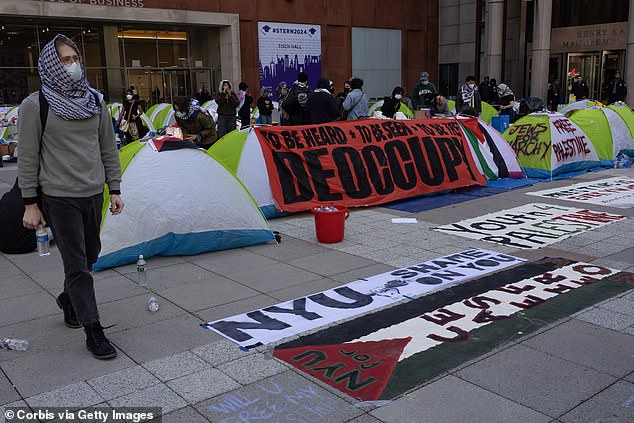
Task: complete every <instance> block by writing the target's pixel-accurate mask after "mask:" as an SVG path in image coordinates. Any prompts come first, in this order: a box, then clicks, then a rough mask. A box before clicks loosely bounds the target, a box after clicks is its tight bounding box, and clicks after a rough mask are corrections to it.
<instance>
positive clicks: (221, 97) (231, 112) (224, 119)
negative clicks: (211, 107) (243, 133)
mask: <svg viewBox="0 0 634 423" xmlns="http://www.w3.org/2000/svg"><path fill="white" fill-rule="evenodd" d="M216 103H218V108H217V109H216V111H217V112H218V139H220V138H222V137H224V136H225V135H226V134H227V133H229V132H231V131H233V130H234V129H236V108H237V107H238V105H239V104H240V100H238V96H237V95H236V93H234V92H233V91H232V90H231V82H229V81H227V80H226V79H223V80H222V81H220V84H219V85H218V94H216Z"/></svg>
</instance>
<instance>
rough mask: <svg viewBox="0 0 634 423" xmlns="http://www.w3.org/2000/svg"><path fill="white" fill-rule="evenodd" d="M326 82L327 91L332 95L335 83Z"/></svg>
mask: <svg viewBox="0 0 634 423" xmlns="http://www.w3.org/2000/svg"><path fill="white" fill-rule="evenodd" d="M328 83H329V84H330V85H329V86H328V91H329V92H330V94H331V95H332V96H333V97H334V95H335V83H334V82H332V81H328Z"/></svg>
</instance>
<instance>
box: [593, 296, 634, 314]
mask: <svg viewBox="0 0 634 423" xmlns="http://www.w3.org/2000/svg"><path fill="white" fill-rule="evenodd" d="M600 308H605V309H608V310H610V311H613V312H615V313H621V314H626V315H628V316H632V317H634V301H632V300H629V299H627V298H615V299H613V300H610V301H606V302H604V303H601V307H600Z"/></svg>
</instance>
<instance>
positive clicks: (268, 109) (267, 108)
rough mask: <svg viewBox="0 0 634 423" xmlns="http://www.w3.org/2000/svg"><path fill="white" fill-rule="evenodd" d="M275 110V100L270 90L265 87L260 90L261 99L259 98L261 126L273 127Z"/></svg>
mask: <svg viewBox="0 0 634 423" xmlns="http://www.w3.org/2000/svg"><path fill="white" fill-rule="evenodd" d="M273 109H274V107H273V100H271V97H270V96H269V89H268V88H266V87H264V88H262V89H261V90H260V98H258V111H259V112H260V124H262V125H271V124H272V123H273Z"/></svg>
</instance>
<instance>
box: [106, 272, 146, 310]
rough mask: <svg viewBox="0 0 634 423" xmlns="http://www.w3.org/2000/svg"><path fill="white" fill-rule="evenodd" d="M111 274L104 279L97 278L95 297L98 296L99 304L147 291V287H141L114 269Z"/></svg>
mask: <svg viewBox="0 0 634 423" xmlns="http://www.w3.org/2000/svg"><path fill="white" fill-rule="evenodd" d="M98 273H103V272H98ZM109 274H111V275H113V276H111V277H107V278H103V279H95V282H94V286H95V297H96V298H97V303H98V304H104V303H109V302H111V301H117V300H121V299H124V298H129V297H134V296H136V295H140V294H145V293H146V292H147V290H146V289H145V288H143V287H140V286H139V285H137V284H136V283H135V282H133V281H131V280H130V279H128V278H126V277H125V276H121V275H119V274H118V273H116V272H114V271H112V273H109ZM100 308H101V307H100Z"/></svg>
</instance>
